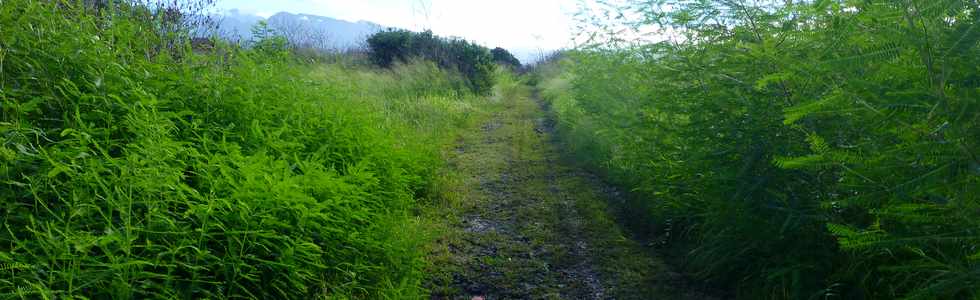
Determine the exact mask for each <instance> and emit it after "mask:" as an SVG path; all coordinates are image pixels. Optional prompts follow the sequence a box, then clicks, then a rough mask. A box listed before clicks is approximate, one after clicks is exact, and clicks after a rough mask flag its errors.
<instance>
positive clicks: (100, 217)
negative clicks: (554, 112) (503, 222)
mask: <svg viewBox="0 0 980 300" xmlns="http://www.w3.org/2000/svg"><path fill="white" fill-rule="evenodd" d="M73 3H74V2H72V1H65V2H58V3H56V2H53V1H30V0H8V1H3V3H2V4H0V101H2V102H0V105H2V115H0V185H2V188H0V199H2V201H0V216H2V225H0V226H2V229H0V270H2V271H3V272H0V273H2V274H0V298H27V299H41V298H45V299H51V298H73V297H86V298H93V299H108V298H116V299H126V298H213V299H225V298H261V299H272V298H303V297H315V298H324V297H328V298H348V297H350V298H370V299H378V298H412V297H420V293H421V291H420V287H419V282H420V280H421V278H422V274H421V271H420V270H421V268H422V264H423V263H424V262H423V261H422V258H421V255H422V254H421V253H419V251H420V250H418V249H419V244H420V243H421V242H422V241H421V240H420V236H421V235H420V234H418V229H417V226H416V225H415V224H416V222H417V221H415V218H413V217H412V216H411V210H412V209H413V208H414V207H415V205H416V201H417V200H416V199H419V198H420V197H423V196H424V195H425V193H426V189H427V186H429V181H430V178H431V175H432V173H433V172H434V169H435V168H437V167H438V166H439V161H438V160H439V156H438V155H437V153H438V152H437V151H439V150H440V147H441V145H445V144H447V143H448V142H449V140H447V139H448V138H449V137H450V135H451V133H452V131H453V128H457V124H459V123H460V122H463V121H464V120H465V119H466V117H467V114H468V112H469V111H470V107H469V105H468V104H467V103H468V102H467V101H466V99H460V98H458V97H459V96H455V95H454V94H455V93H452V86H453V85H454V84H455V83H456V82H458V80H457V79H455V76H453V75H451V74H447V73H446V72H444V71H441V70H439V69H438V68H437V67H436V66H435V65H433V64H414V65H404V66H400V67H398V68H394V69H392V70H386V71H383V72H379V71H366V70H357V69H351V68H345V67H342V66H339V65H308V64H304V63H300V62H297V61H296V60H294V59H292V58H290V55H289V54H288V53H285V52H282V51H279V50H281V49H282V48H280V47H276V45H277V44H280V43H279V42H277V40H279V39H278V38H276V37H274V36H268V37H266V38H265V39H262V40H258V41H256V44H257V45H260V46H257V47H255V49H252V50H242V49H238V48H236V47H232V46H227V45H222V44H221V43H218V45H217V46H216V48H215V49H213V50H211V52H204V53H193V52H191V51H190V50H189V48H190V47H189V45H188V43H187V42H186V40H185V42H184V43H183V44H182V45H177V47H175V48H174V49H175V52H176V54H171V53H168V52H160V51H155V50H156V49H159V48H158V45H159V42H160V39H163V38H165V37H162V36H160V35H158V34H157V33H159V31H157V30H155V29H154V26H153V25H152V24H148V23H147V22H146V21H145V20H144V19H138V18H131V17H128V15H127V14H123V13H119V14H113V13H105V12H104V11H103V12H102V13H100V14H93V13H90V12H84V11H82V10H80V9H76V8H73V5H74V4H73ZM260 29H261V28H260ZM263 45H268V47H266V46H263ZM181 49H183V50H181ZM177 50H180V51H177ZM467 99H468V98H467Z"/></svg>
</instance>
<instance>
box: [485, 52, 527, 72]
mask: <svg viewBox="0 0 980 300" xmlns="http://www.w3.org/2000/svg"><path fill="white" fill-rule="evenodd" d="M490 55H493V61H494V62H496V63H497V64H500V65H504V66H507V67H510V68H512V69H516V68H520V67H521V61H520V60H518V59H517V57H514V54H511V53H510V51H507V49H504V48H500V47H497V48H493V50H490Z"/></svg>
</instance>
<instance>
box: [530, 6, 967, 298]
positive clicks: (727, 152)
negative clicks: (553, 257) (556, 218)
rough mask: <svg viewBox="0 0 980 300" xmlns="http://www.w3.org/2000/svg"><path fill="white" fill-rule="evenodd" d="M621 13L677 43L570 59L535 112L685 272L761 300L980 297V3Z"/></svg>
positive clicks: (608, 46)
mask: <svg viewBox="0 0 980 300" xmlns="http://www.w3.org/2000/svg"><path fill="white" fill-rule="evenodd" d="M627 2H629V3H628V4H627V5H625V6H623V7H617V8H616V10H617V11H616V12H615V13H610V15H619V16H626V17H624V18H627V19H628V20H626V22H627V24H625V26H636V25H637V24H646V25H653V24H658V26H659V28H662V29H664V30H665V31H664V32H663V33H664V34H665V36H669V37H672V38H673V40H668V41H665V42H659V43H650V42H647V43H632V44H630V43H621V40H616V39H611V40H610V41H609V42H603V43H599V44H597V45H591V46H589V47H584V48H583V49H581V50H579V51H574V52H570V53H568V54H569V55H568V59H567V60H565V63H564V64H563V69H564V70H565V74H563V75H561V76H555V75H552V76H550V78H547V80H545V82H544V83H543V84H542V86H543V87H546V90H545V92H544V93H543V94H544V95H546V96H548V97H549V99H550V101H552V102H553V104H554V107H555V109H556V111H557V114H558V118H559V119H560V122H559V124H560V126H561V129H560V132H561V134H562V136H564V137H565V140H567V141H569V142H570V143H571V147H572V148H573V149H574V150H575V151H576V153H578V157H582V158H583V160H584V161H585V162H587V163H588V164H589V165H591V166H592V167H594V168H597V169H600V170H602V171H603V172H604V173H605V174H606V175H607V177H608V178H610V179H612V180H614V181H616V182H618V183H619V184H621V185H623V186H626V187H628V188H630V189H632V190H634V191H635V192H636V193H637V196H636V198H635V199H633V200H632V201H631V203H630V204H629V205H630V209H627V210H626V211H628V212H631V213H632V214H633V215H632V218H631V222H633V223H636V224H639V225H641V226H643V228H645V229H647V230H649V231H650V232H651V234H653V235H654V236H656V237H657V238H659V239H660V241H661V242H662V243H664V244H666V246H668V249H671V250H674V251H675V253H683V258H684V259H683V263H684V265H685V267H687V270H689V271H691V272H693V273H695V274H697V275H699V276H700V277H701V278H706V279H711V280H713V281H714V282H715V283H717V284H721V285H724V286H728V287H730V288H732V289H734V290H735V291H736V292H737V293H738V295H739V296H742V297H745V298H752V299H754V298H775V299H786V298H793V299H804V298H807V299H809V298H817V297H820V298H833V297H839V298H844V299H860V298H868V299H894V298H913V299H936V298H940V299H974V298H976V297H978V292H980V289H978V288H977V287H978V283H980V260H978V259H977V257H978V251H980V249H978V248H977V245H978V241H980V232H978V228H980V223H978V220H980V218H978V216H980V214H978V211H980V210H978V209H980V197H978V195H980V193H978V192H980V191H978V187H980V184H978V183H980V176H978V175H980V172H978V168H977V166H978V165H980V162H978V160H977V159H978V156H977V151H976V149H978V146H980V145H978V144H977V143H978V141H980V135H978V133H980V130H978V128H977V126H978V124H980V122H977V120H978V115H980V114H978V112H980V107H978V102H977V101H976V99H978V96H980V95H978V94H977V91H978V87H980V81H978V80H977V78H978V77H977V76H978V75H977V74H978V71H980V69H977V67H976V66H977V65H978V61H977V60H978V58H980V52H978V51H980V47H978V43H977V41H978V36H980V33H978V31H976V30H974V29H973V28H975V27H976V26H977V23H978V22H980V19H978V14H977V8H976V3H974V2H971V1H943V2H933V1H906V2H900V3H899V2H887V1H886V2H880V1H813V2H803V3H799V4H792V2H786V3H789V4H785V3H783V2H781V1H780V2H773V3H776V4H771V3H770V2H738V1H735V2H732V1H706V2H697V3H692V4H679V5H674V6H671V7H670V8H663V9H659V8H660V7H659V6H656V5H654V6H649V5H648V4H649V3H646V2H642V1H627ZM641 2H642V3H641ZM629 16H632V17H629ZM636 17H639V19H636ZM602 25H604V26H596V27H594V28H610V29H612V30H611V32H617V31H618V30H619V28H620V27H617V26H615V25H610V24H602ZM634 28H635V27H634ZM667 28H669V29H667ZM603 33H604V32H597V33H596V34H594V35H593V36H595V37H602V36H603ZM609 36H610V37H621V36H620V35H615V34H612V35H609Z"/></svg>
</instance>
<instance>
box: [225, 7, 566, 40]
mask: <svg viewBox="0 0 980 300" xmlns="http://www.w3.org/2000/svg"><path fill="white" fill-rule="evenodd" d="M577 3H578V0H220V1H218V9H220V10H230V9H239V10H240V11H241V12H243V13H252V14H258V15H262V16H266V17H267V16H269V15H272V14H274V13H276V12H279V11H286V12H291V13H305V14H313V15H321V16H327V17H332V18H337V19H342V20H347V21H359V20H365V21H371V22H375V23H378V24H381V25H384V26H393V27H399V28H406V29H412V30H423V29H432V31H433V32H435V33H436V34H439V35H443V36H458V37H463V38H466V39H469V40H472V41H476V42H478V43H480V44H483V45H485V46H488V47H497V46H500V47H504V48H507V49H511V50H512V51H513V50H517V51H519V52H524V51H536V50H538V49H542V50H553V49H558V48H564V47H568V46H571V42H570V41H571V39H572V37H573V33H572V27H573V25H574V21H573V18H572V14H573V13H574V12H575V11H576V8H577Z"/></svg>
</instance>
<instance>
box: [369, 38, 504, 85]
mask: <svg viewBox="0 0 980 300" xmlns="http://www.w3.org/2000/svg"><path fill="white" fill-rule="evenodd" d="M367 44H368V47H369V49H370V56H371V59H372V60H373V61H374V62H375V63H376V64H377V65H378V66H381V67H385V68H388V67H391V66H393V65H394V64H395V63H398V62H409V61H412V60H426V61H431V62H435V63H436V64H437V65H439V66H440V67H442V68H444V69H447V70H453V71H455V72H458V73H459V74H461V75H462V76H463V77H465V78H466V80H467V81H466V83H467V85H466V87H468V88H469V89H470V90H471V91H473V92H474V93H477V94H489V93H490V92H491V90H492V88H493V85H494V73H495V71H494V70H495V69H496V66H497V65H496V63H495V61H494V56H493V55H491V53H490V49H487V48H486V47H483V46H480V45H478V44H475V43H472V42H469V41H467V40H464V39H459V38H443V37H439V36H436V35H433V34H432V31H424V32H413V31H409V30H404V29H388V30H385V31H381V32H378V33H375V34H373V35H371V36H370V37H368V39H367Z"/></svg>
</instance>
